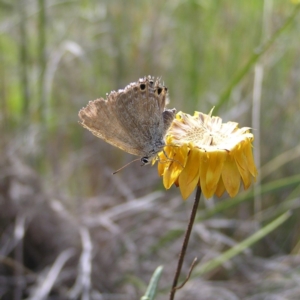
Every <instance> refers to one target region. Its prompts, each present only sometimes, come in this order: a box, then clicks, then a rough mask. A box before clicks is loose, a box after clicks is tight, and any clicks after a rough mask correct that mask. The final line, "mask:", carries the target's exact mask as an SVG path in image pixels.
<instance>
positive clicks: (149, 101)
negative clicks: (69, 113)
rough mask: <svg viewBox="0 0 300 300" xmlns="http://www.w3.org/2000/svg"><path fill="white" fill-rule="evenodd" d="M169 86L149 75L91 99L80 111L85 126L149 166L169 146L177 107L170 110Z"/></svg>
mask: <svg viewBox="0 0 300 300" xmlns="http://www.w3.org/2000/svg"><path fill="white" fill-rule="evenodd" d="M167 91H168V89H167V88H166V87H165V86H164V85H162V84H161V83H160V80H159V79H156V80H154V78H153V77H151V76H147V77H144V78H141V79H139V80H138V81H137V82H134V83H130V84H129V85H127V86H126V87H125V88H124V89H123V90H119V91H118V92H115V91H113V92H111V93H110V94H109V95H108V96H107V99H106V100H104V99H102V98H100V99H97V100H94V101H90V102H89V103H88V105H87V106H86V107H85V108H82V109H81V110H80V111H79V118H80V120H81V123H80V124H81V125H82V126H83V127H85V128H87V129H88V130H90V131H91V132H92V133H93V134H94V135H95V136H97V137H99V138H101V139H103V140H105V141H106V142H108V143H110V144H111V145H113V146H116V147H118V148H121V149H122V150H124V151H126V152H128V153H131V154H134V155H138V156H141V161H142V164H143V165H145V164H147V163H149V162H150V161H151V159H152V158H154V157H155V156H156V155H157V153H158V152H160V151H162V150H163V147H164V146H165V141H164V137H165V134H166V132H167V130H168V128H169V127H170V125H171V123H172V121H173V119H174V116H175V113H176V110H175V109H174V108H173V109H166V108H165V105H166V101H167Z"/></svg>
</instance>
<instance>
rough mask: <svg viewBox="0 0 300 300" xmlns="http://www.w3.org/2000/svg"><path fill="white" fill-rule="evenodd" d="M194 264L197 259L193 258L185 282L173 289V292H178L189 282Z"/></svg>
mask: <svg viewBox="0 0 300 300" xmlns="http://www.w3.org/2000/svg"><path fill="white" fill-rule="evenodd" d="M196 262H197V257H195V258H194V260H193V262H192V264H191V266H190V270H189V273H188V275H187V277H186V279H185V281H184V282H183V283H182V284H181V285H179V286H176V287H174V289H175V290H180V289H181V288H183V287H184V285H185V284H186V283H187V282H188V281H189V279H190V277H191V274H192V271H193V269H194V267H195V265H196Z"/></svg>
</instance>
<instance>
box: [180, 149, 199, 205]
mask: <svg viewBox="0 0 300 300" xmlns="http://www.w3.org/2000/svg"><path fill="white" fill-rule="evenodd" d="M199 167H200V152H199V151H198V149H191V150H190V152H189V154H188V160H187V163H186V166H185V168H184V169H183V171H182V172H181V173H180V175H179V187H180V191H181V195H182V198H183V199H184V200H185V199H187V198H188V196H189V195H190V194H191V193H192V192H193V190H194V189H195V187H196V185H197V183H198V182H199Z"/></svg>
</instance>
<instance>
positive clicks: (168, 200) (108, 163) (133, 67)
mask: <svg viewBox="0 0 300 300" xmlns="http://www.w3.org/2000/svg"><path fill="white" fill-rule="evenodd" d="M298 11H299V5H297V4H296V1H288V0H286V1H282V0H264V1H262V0H253V1H239V0H232V1H209V0H170V1H159V0H152V1H144V0H142V1H137V0H128V1H121V0H106V1H105V0H102V1H101V0H100V1H99V0H98V1H96V0H72V1H58V0H57V1H56V0H52V1H49V0H48V1H47V0H23V1H21V0H14V1H8V0H0V128H1V137H0V151H1V152H0V153H1V156H0V298H1V299H5V300H6V299H16V300H17V299H105V300H106V299H115V300H120V299H126V300H127V299H129V300H131V299H140V297H141V296H142V295H143V293H144V292H145V290H146V286H147V284H148V282H149V280H150V277H151V274H152V273H153V271H154V270H155V268H156V267H157V266H159V265H163V266H164V271H163V275H162V278H161V280H160V284H159V293H158V296H157V298H156V299H167V298H168V291H169V289H170V286H171V283H172V279H173V276H174V271H175V268H176V264H177V257H178V253H179V250H180V247H181V243H182V239H183V232H184V229H185V227H186V224H187V220H188V218H189V213H190V211H191V208H192V204H193V196H191V197H190V199H188V200H187V201H185V202H184V201H182V199H181V196H180V191H179V190H178V189H177V188H176V187H172V188H171V189H170V190H168V191H166V190H164V188H163V185H162V182H161V178H159V177H158V175H157V170H156V166H154V167H151V166H145V167H140V164H139V163H138V162H137V163H133V164H131V165H130V166H129V167H127V168H125V169H124V170H122V171H121V172H119V173H118V174H117V175H112V172H113V171H115V170H117V169H118V168H120V167H122V166H123V165H125V164H126V163H128V162H130V161H131V160H132V159H133V158H135V157H133V156H131V155H129V154H126V153H124V152H123V151H121V150H120V149H117V148H114V147H112V146H110V145H108V144H106V143H105V142H104V141H102V140H100V139H97V138H96V137H94V136H93V135H92V134H91V133H90V132H88V131H87V130H86V129H84V128H82V127H81V126H80V125H79V124H78V116H77V114H78V111H79V109H81V108H82V107H83V106H85V105H86V104H87V103H88V101H89V100H94V99H96V98H99V97H105V95H106V93H108V92H110V91H111V90H117V89H119V88H123V87H125V86H126V85H127V84H129V83H130V82H133V81H137V80H138V78H140V77H143V76H145V75H149V74H150V75H153V76H159V77H161V78H162V80H163V81H164V83H165V85H166V86H167V87H168V89H169V96H170V101H171V102H170V104H169V107H170V108H173V107H176V109H177V111H180V110H182V111H184V112H186V113H189V114H193V112H194V111H195V110H197V111H202V112H204V113H208V112H209V111H210V109H211V108H212V107H213V106H215V110H214V114H215V115H219V116H220V117H222V118H223V121H224V122H227V121H235V122H239V124H240V127H244V126H249V127H252V128H253V133H254V136H255V142H254V154H255V160H256V163H257V166H258V168H259V177H258V178H257V183H256V185H255V189H254V190H253V188H252V190H251V191H249V192H244V191H243V190H241V192H240V194H239V195H238V196H237V197H236V199H228V197H227V196H224V197H223V198H221V199H218V198H213V199H210V200H209V201H207V200H206V199H204V198H203V199H202V200H201V207H200V209H199V212H198V219H197V222H196V224H195V226H194V230H193V234H192V237H191V242H190V245H189V248H188V252H187V256H186V259H185V264H184V267H183V277H182V280H183V279H184V278H185V276H186V274H187V273H188V270H189V267H190V265H191V262H192V260H193V259H194V257H198V265H197V267H200V268H201V266H203V264H205V263H206V264H207V263H210V262H211V261H213V260H214V259H215V258H218V257H220V255H222V253H224V252H226V251H228V250H230V249H233V247H234V246H237V245H240V243H241V242H242V241H244V240H245V239H246V238H248V237H249V236H251V235H252V234H254V233H255V232H257V231H258V230H264V228H266V226H268V225H269V224H271V223H272V222H273V221H274V220H275V221H276V220H278V217H279V216H281V215H282V214H285V215H284V218H285V222H283V221H282V222H281V223H280V224H279V225H277V226H275V227H276V228H275V227H274V230H271V232H269V233H268V234H266V231H264V232H265V235H264V236H261V238H259V239H258V240H256V241H255V242H254V241H252V242H251V245H249V247H247V248H246V250H244V251H237V252H236V253H235V254H234V255H233V257H232V258H231V259H230V260H229V259H228V258H227V259H225V260H224V261H223V263H222V264H217V265H215V266H214V267H211V268H210V269H209V270H206V271H202V272H200V271H199V272H200V273H201V275H199V274H200V273H199V272H198V273H197V272H195V273H194V276H192V278H191V279H190V280H189V282H188V283H187V284H186V285H185V286H184V288H182V289H181V290H179V291H178V292H177V294H176V299H188V300H193V299H200V300H208V299H212V300H214V299H233V300H234V299H248V300H250V299H251V300H254V299H256V300H259V299H268V300H273V299H276V300H277V299H300V275H299V274H300V267H299V266H300V265H299V264H300V256H299V251H300V240H299V237H300V211H299V207H300V198H299V193H300V176H299V168H300V160H299V156H300V144H299V124H300V114H299V111H300V84H299V82H300V39H299V30H300V18H299V13H298ZM287 211H289V212H290V213H291V214H290V215H287V214H286V212H287ZM272 224H273V223H272ZM234 249H235V248H234ZM197 267H196V268H197ZM198 270H199V269H198ZM197 274H198V275H197Z"/></svg>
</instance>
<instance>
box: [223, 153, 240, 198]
mask: <svg viewBox="0 0 300 300" xmlns="http://www.w3.org/2000/svg"><path fill="white" fill-rule="evenodd" d="M222 180H223V183H224V186H225V189H226V191H227V192H228V194H229V196H230V197H234V196H235V195H236V194H237V193H238V191H239V189H240V183H241V175H240V172H239V170H238V168H237V166H236V162H235V160H234V158H233V157H232V156H231V155H230V153H229V154H228V156H227V159H226V160H225V162H224V168H223V171H222Z"/></svg>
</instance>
